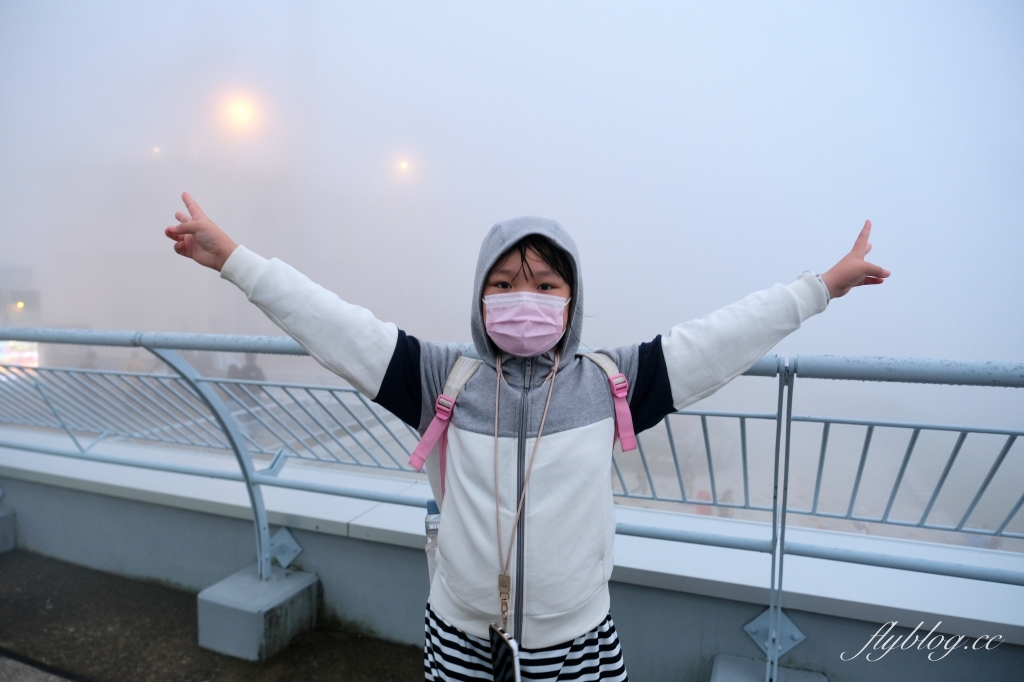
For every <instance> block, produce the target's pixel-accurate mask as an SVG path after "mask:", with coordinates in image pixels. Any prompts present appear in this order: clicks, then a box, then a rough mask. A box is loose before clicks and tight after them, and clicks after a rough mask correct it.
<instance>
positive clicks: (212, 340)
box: [0, 327, 307, 355]
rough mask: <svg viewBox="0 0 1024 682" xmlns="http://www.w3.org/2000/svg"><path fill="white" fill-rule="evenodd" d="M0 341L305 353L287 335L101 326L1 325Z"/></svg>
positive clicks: (235, 351)
mask: <svg viewBox="0 0 1024 682" xmlns="http://www.w3.org/2000/svg"><path fill="white" fill-rule="evenodd" d="M0 341H34V342H36V343H64V344H73V345H81V346H114V347H121V348H161V349H166V350H205V351H220V352H222V353H268V354H273V355H307V353H306V351H305V349H304V348H303V347H302V346H300V345H299V343H298V341H296V340H295V339H293V338H291V337H288V336H247V335H243V334H187V333H177V332H132V331H116V330H113V331H105V330H100V329H53V328H46V327H0Z"/></svg>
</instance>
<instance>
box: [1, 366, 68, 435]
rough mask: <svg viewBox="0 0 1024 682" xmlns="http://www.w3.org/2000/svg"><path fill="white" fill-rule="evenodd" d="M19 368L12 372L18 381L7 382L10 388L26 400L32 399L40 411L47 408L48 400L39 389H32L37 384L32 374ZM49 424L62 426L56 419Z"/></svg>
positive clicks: (51, 426) (50, 426)
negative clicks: (41, 394) (39, 392)
mask: <svg viewBox="0 0 1024 682" xmlns="http://www.w3.org/2000/svg"><path fill="white" fill-rule="evenodd" d="M18 370H19V371H17V372H14V371H12V372H11V375H12V376H15V377H18V379H17V381H14V380H11V381H8V382H5V383H7V384H10V388H11V389H12V390H11V393H14V394H20V395H21V396H24V398H25V399H26V400H30V401H31V402H32V403H33V404H35V405H38V408H37V409H38V410H40V412H42V411H44V410H46V408H47V405H46V401H45V400H43V399H42V397H40V396H39V395H38V391H34V390H32V389H33V388H34V386H35V384H34V383H33V379H32V376H31V375H30V374H28V373H27V372H25V371H24V370H23V369H22V368H18ZM11 397H12V398H13V399H16V396H14V395H12V396H11ZM47 426H48V428H60V422H58V421H56V420H54V422H53V423H52V424H47Z"/></svg>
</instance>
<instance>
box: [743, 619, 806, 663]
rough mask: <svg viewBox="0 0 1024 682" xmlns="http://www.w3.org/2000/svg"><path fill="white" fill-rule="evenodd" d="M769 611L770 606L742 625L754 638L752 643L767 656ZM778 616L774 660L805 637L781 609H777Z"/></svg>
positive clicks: (769, 624)
mask: <svg viewBox="0 0 1024 682" xmlns="http://www.w3.org/2000/svg"><path fill="white" fill-rule="evenodd" d="M771 612H772V610H771V609H770V608H769V609H765V610H764V612H763V613H762V614H761V615H760V616H758V617H757V618H755V619H754V620H752V621H750V622H749V623H747V624H746V625H744V626H743V629H744V630H746V631H747V634H748V635H750V638H751V639H752V640H754V644H756V645H757V646H758V647H760V649H761V651H763V652H764V655H765V656H768V641H769V640H770V639H771V637H770V634H771V633H770V631H769V630H770V627H771ZM778 618H779V621H778V622H779V632H778V636H777V637H776V639H775V641H776V647H777V649H778V650H777V652H776V656H775V658H776V660H778V659H779V658H781V657H783V656H785V655H786V653H787V652H788V651H789V650H790V649H792V648H793V647H795V646H796V645H797V644H799V643H800V642H802V641H804V640H805V639H806V637H805V636H804V633H802V632H800V630H799V628H797V626H796V625H793V621H791V620H790V619H789V618H788V617H787V616H786V614H785V613H784V612H783V611H781V610H780V611H779V616H778Z"/></svg>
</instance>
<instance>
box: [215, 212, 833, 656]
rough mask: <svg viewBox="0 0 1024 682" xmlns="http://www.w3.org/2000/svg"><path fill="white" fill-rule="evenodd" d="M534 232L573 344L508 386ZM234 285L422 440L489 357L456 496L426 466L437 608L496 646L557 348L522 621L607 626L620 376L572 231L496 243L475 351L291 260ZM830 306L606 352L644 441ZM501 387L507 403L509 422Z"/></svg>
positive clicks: (775, 303)
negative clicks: (490, 319)
mask: <svg viewBox="0 0 1024 682" xmlns="http://www.w3.org/2000/svg"><path fill="white" fill-rule="evenodd" d="M530 234H540V235H543V236H545V237H547V238H548V239H550V240H551V241H553V242H554V243H555V244H557V245H558V246H559V247H561V248H562V249H564V250H565V251H566V252H567V253H568V254H569V255H570V257H571V259H572V263H573V272H574V275H575V277H574V279H575V281H574V282H573V283H572V284H573V294H572V299H573V300H572V301H570V306H571V310H570V316H569V319H570V323H569V325H568V329H567V331H566V333H565V335H564V336H563V337H562V340H561V341H560V342H559V344H558V345H556V347H555V348H554V349H552V350H551V351H548V352H547V353H544V354H543V355H540V356H538V357H535V358H520V357H515V356H511V355H507V354H502V376H503V381H502V382H501V384H500V386H499V384H498V375H497V371H496V367H495V366H496V361H497V355H496V354H497V353H501V352H502V351H500V350H498V349H497V348H496V347H495V346H494V344H493V342H491V341H490V339H489V338H488V336H487V333H486V331H485V329H484V324H483V316H482V313H481V298H482V292H483V286H484V280H485V278H486V277H487V273H488V272H489V270H490V269H491V267H492V266H493V265H494V264H495V262H496V261H497V260H498V258H499V257H500V256H501V255H502V254H503V253H504V252H505V251H506V250H507V249H509V248H510V247H511V246H512V245H513V244H514V243H516V242H517V241H519V240H520V239H521V238H523V237H525V236H527V235H530ZM221 276H222V277H224V278H225V279H228V280H230V281H231V282H233V283H234V284H236V285H237V286H238V287H239V288H240V289H242V291H244V292H245V294H246V295H247V296H248V298H249V300H250V301H252V302H253V303H255V304H256V305H257V306H259V307H260V308H261V309H262V310H263V311H264V312H265V313H266V314H267V315H268V316H269V317H270V318H271V319H272V320H273V321H274V322H275V323H276V324H277V325H278V326H280V327H281V328H282V329H283V330H284V331H285V332H287V333H288V334H290V335H291V336H292V337H294V338H295V339H296V340H297V341H298V342H299V343H300V344H301V345H302V346H303V347H304V348H305V349H306V350H307V351H308V352H309V354H310V355H312V356H313V357H314V358H315V359H316V360H317V361H318V362H320V363H321V364H322V365H323V366H324V367H326V368H328V369H329V370H331V371H333V372H335V373H337V374H338V375H340V376H341V377H342V378H344V379H346V380H347V381H348V382H349V383H351V384H352V385H353V386H354V387H355V388H357V389H358V390H359V391H361V392H362V393H363V394H365V395H366V396H367V397H369V398H370V399H372V400H374V401H375V402H377V403H378V404H380V405H382V406H383V407H385V408H387V409H388V410H390V411H391V412H392V413H394V414H395V415H396V416H398V417H399V418H400V419H402V420H403V421H405V422H406V423H408V424H410V425H412V426H413V427H415V428H417V429H418V430H419V432H420V433H421V434H422V433H423V432H424V431H425V430H426V428H427V426H428V425H429V423H430V421H431V419H432V418H433V416H434V403H435V401H436V399H437V396H438V395H439V394H440V393H441V391H442V390H443V387H444V383H445V380H446V378H447V377H448V374H449V372H450V371H451V369H452V367H453V366H454V364H455V361H456V359H457V358H458V357H459V355H461V354H467V353H468V354H475V355H476V356H478V357H479V358H480V359H481V360H483V365H482V366H481V367H480V369H479V370H478V371H477V372H476V373H475V374H474V375H473V377H472V378H471V379H470V380H469V382H468V383H467V385H466V386H465V388H463V390H462V392H461V393H460V394H459V397H458V401H457V403H456V407H455V409H454V411H453V414H452V421H451V424H450V426H449V429H448V454H447V467H446V481H445V495H444V498H443V500H442V496H441V486H440V467H439V463H438V458H437V454H436V449H435V452H434V453H431V455H430V456H429V457H428V459H427V462H426V470H427V473H428V476H429V478H430V483H431V487H432V489H433V491H434V496H435V499H437V500H439V504H440V505H441V512H442V514H441V518H442V521H441V525H440V529H439V533H438V552H437V570H436V572H435V575H434V579H433V582H432V584H431V586H430V603H431V606H432V607H433V609H434V611H435V612H436V613H437V614H438V615H440V616H441V617H442V618H444V619H445V620H446V621H447V622H449V623H451V624H453V625H455V626H456V627H458V628H459V629H461V630H463V631H465V632H467V633H469V634H471V635H475V636H478V637H483V638H486V637H487V636H488V634H487V630H488V626H489V625H490V624H491V623H495V622H500V620H501V616H500V600H499V596H498V575H499V573H500V570H499V560H498V556H499V551H498V542H499V538H498V537H497V523H496V514H500V515H501V532H502V535H503V537H502V538H501V539H500V541H501V551H502V552H504V553H507V552H508V548H509V542H510V539H511V530H512V525H513V523H512V522H513V517H514V514H515V509H516V504H517V502H518V500H519V497H520V493H521V491H522V489H523V482H524V478H525V475H526V470H527V467H528V465H529V458H530V455H531V453H532V451H533V446H534V442H535V439H536V437H537V432H538V427H539V425H540V421H541V416H542V414H543V410H544V403H545V400H546V399H547V393H548V386H547V384H545V383H544V382H545V379H546V378H547V377H548V375H549V374H550V372H551V368H552V366H553V363H554V355H555V351H557V352H559V353H560V355H561V360H560V363H559V366H558V372H557V376H556V377H555V385H554V389H553V394H552V397H551V405H550V407H549V410H548V415H547V420H546V422H545V425H544V432H543V434H542V438H541V443H540V446H539V447H538V449H537V454H536V460H535V462H534V464H533V471H532V474H531V476H530V480H529V485H528V486H527V489H526V497H525V502H524V505H523V511H522V517H521V519H520V521H519V526H518V528H517V530H516V538H515V540H514V542H512V555H511V561H510V570H509V575H510V576H511V580H512V586H511V587H512V589H511V594H510V609H509V625H510V630H511V631H512V634H513V635H514V636H515V637H516V639H517V640H518V641H519V642H520V644H521V645H522V646H524V647H526V648H530V649H536V648H543V647H547V646H552V645H555V644H559V643H561V642H565V641H569V640H572V639H574V638H575V637H577V636H578V635H580V634H582V633H584V632H587V631H588V630H590V629H591V628H593V627H595V626H597V625H598V624H599V623H600V622H601V621H602V620H603V619H604V618H605V616H606V615H607V614H608V609H609V594H608V580H609V578H610V577H611V573H612V567H613V565H614V559H613V545H614V539H615V513H614V504H613V500H612V481H611V470H612V453H613V441H614V435H615V416H614V415H615V412H614V405H613V402H612V395H611V392H610V388H609V385H608V378H607V375H606V374H605V373H604V372H603V371H602V370H601V369H600V368H599V367H598V366H597V365H596V364H595V363H594V362H592V361H590V360H589V359H586V358H584V357H582V356H577V355H576V352H577V349H578V347H579V340H580V337H581V335H582V331H583V301H584V297H583V277H582V272H581V267H580V262H579V255H578V253H577V250H576V244H575V243H574V242H573V240H572V238H571V237H570V236H569V235H568V233H566V232H565V230H564V229H562V227H561V226H560V225H558V223H556V222H554V221H551V220H545V219H541V218H517V219H514V220H509V221H505V222H501V223H498V224H497V225H495V226H494V227H493V228H492V229H491V231H490V232H489V233H488V234H487V236H486V238H485V239H484V242H483V244H482V246H481V248H480V256H479V259H478V261H477V268H476V277H475V280H474V284H473V299H472V300H473V304H472V308H471V311H470V320H471V331H472V338H473V348H472V350H471V349H469V348H467V347H466V346H465V345H462V344H451V343H434V342H426V341H420V340H418V339H416V338H415V337H413V336H410V335H408V334H406V333H405V332H403V331H402V330H400V329H398V328H397V327H396V326H395V325H394V324H391V323H385V322H380V321H379V320H377V319H376V318H374V316H373V315H372V314H371V313H370V312H369V311H367V310H365V309H363V308H360V307H358V306H355V305H352V304H349V303H346V302H345V301H343V300H341V299H340V298H339V297H338V296H336V295H335V294H332V293H331V292H329V291H327V290H325V289H323V288H322V287H320V286H318V285H316V284H314V283H313V282H311V281H310V280H309V279H308V278H306V277H305V276H303V275H302V274H300V273H299V272H297V271H296V270H294V269H293V268H291V267H290V266H288V265H286V264H285V263H283V262H281V261H279V260H277V259H273V260H270V261H267V260H265V259H264V258H262V257H260V256H258V255H256V254H255V253H253V252H252V251H249V250H248V249H246V248H245V247H241V246H240V247H238V248H237V249H236V250H235V251H234V252H233V253H232V254H231V256H230V257H229V258H228V260H227V262H226V263H225V264H224V267H223V269H222V271H221ZM827 303H828V292H827V290H826V289H825V287H824V285H823V284H822V283H821V281H820V279H819V278H817V277H816V276H815V275H812V274H809V273H805V274H803V275H801V276H800V277H799V278H798V279H797V280H796V281H795V282H793V283H792V284H790V285H788V286H783V285H781V284H776V285H774V286H772V287H770V288H768V289H766V290H764V291H760V292H757V293H754V294H751V295H750V296H747V297H746V298H744V299H743V300H741V301H739V302H738V303H734V304H732V305H730V306H727V307H725V308H722V309H720V310H718V311H716V312H714V313H711V314H710V315H707V316H705V317H703V318H700V319H698V320H694V321H691V322H687V323H683V324H680V325H678V326H676V327H674V328H673V329H672V330H671V331H670V332H669V333H668V334H666V335H664V336H658V337H656V338H654V339H653V340H652V341H649V342H646V343H640V344H638V345H632V346H626V347H622V348H614V349H608V350H602V352H604V353H607V354H608V355H609V356H611V358H612V359H613V360H614V361H615V363H616V365H617V366H618V368H619V371H620V372H622V373H623V374H625V375H626V378H627V380H628V382H629V393H628V395H627V400H628V402H629V407H630V412H631V414H632V417H633V425H634V428H635V430H636V432H637V433H639V432H641V431H643V430H644V429H647V428H650V427H652V426H654V425H655V424H657V423H658V422H660V421H661V420H662V419H663V418H664V417H665V416H666V415H667V414H669V413H671V412H674V411H675V410H678V409H681V408H682V407H684V406H686V405H688V404H690V403H693V402H695V401H697V400H700V399H701V398H704V397H706V396H708V395H710V394H712V393H713V392H715V391H716V390H718V389H719V388H720V387H722V386H723V385H725V384H726V383H728V382H729V381H730V380H732V379H733V378H735V377H736V376H738V375H739V374H741V373H742V372H744V371H745V370H746V369H748V368H749V367H750V366H751V365H752V364H753V363H754V362H756V361H757V360H758V359H759V358H760V357H761V356H762V355H763V354H764V353H765V352H767V351H768V350H769V349H770V348H771V347H772V346H774V345H775V344H776V343H778V342H779V341H780V340H781V339H782V338H784V337H785V336H786V335H788V334H789V333H791V332H793V331H794V330H796V329H797V328H798V327H799V326H800V324H801V323H802V322H803V321H804V320H806V319H807V318H809V317H810V316H811V315H814V314H816V313H818V312H821V311H822V310H824V309H825V306H826V305H827ZM474 351H475V353H474ZM496 390H500V392H501V393H500V403H499V404H500V407H499V414H498V415H497V426H495V407H494V406H495V397H496V396H495V391H496ZM495 428H497V432H498V443H497V448H498V458H497V461H498V464H497V468H498V471H497V482H498V485H497V491H496V490H495V464H494V462H495V460H494V449H495V438H494V433H495ZM496 493H497V495H496ZM496 502H497V508H496Z"/></svg>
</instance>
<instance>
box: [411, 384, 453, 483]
mask: <svg viewBox="0 0 1024 682" xmlns="http://www.w3.org/2000/svg"><path fill="white" fill-rule="evenodd" d="M454 407H455V398H451V397H449V396H446V395H445V394H444V393H442V394H441V395H439V396H437V402H435V403H434V418H433V419H432V420H431V421H430V426H428V427H427V431H426V433H424V434H423V437H422V438H420V442H419V444H417V445H416V449H415V450H413V451H412V457H410V458H409V466H411V467H412V468H413V469H415V470H416V471H422V470H423V464H424V463H425V462H426V461H427V456H428V455H430V451H431V450H433V449H434V446H435V445H438V446H439V447H438V454H439V455H440V456H441V496H442V497H444V474H445V468H446V467H445V465H446V464H447V462H446V461H445V460H446V459H447V451H448V423H449V422H450V421H451V418H452V408H454Z"/></svg>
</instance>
